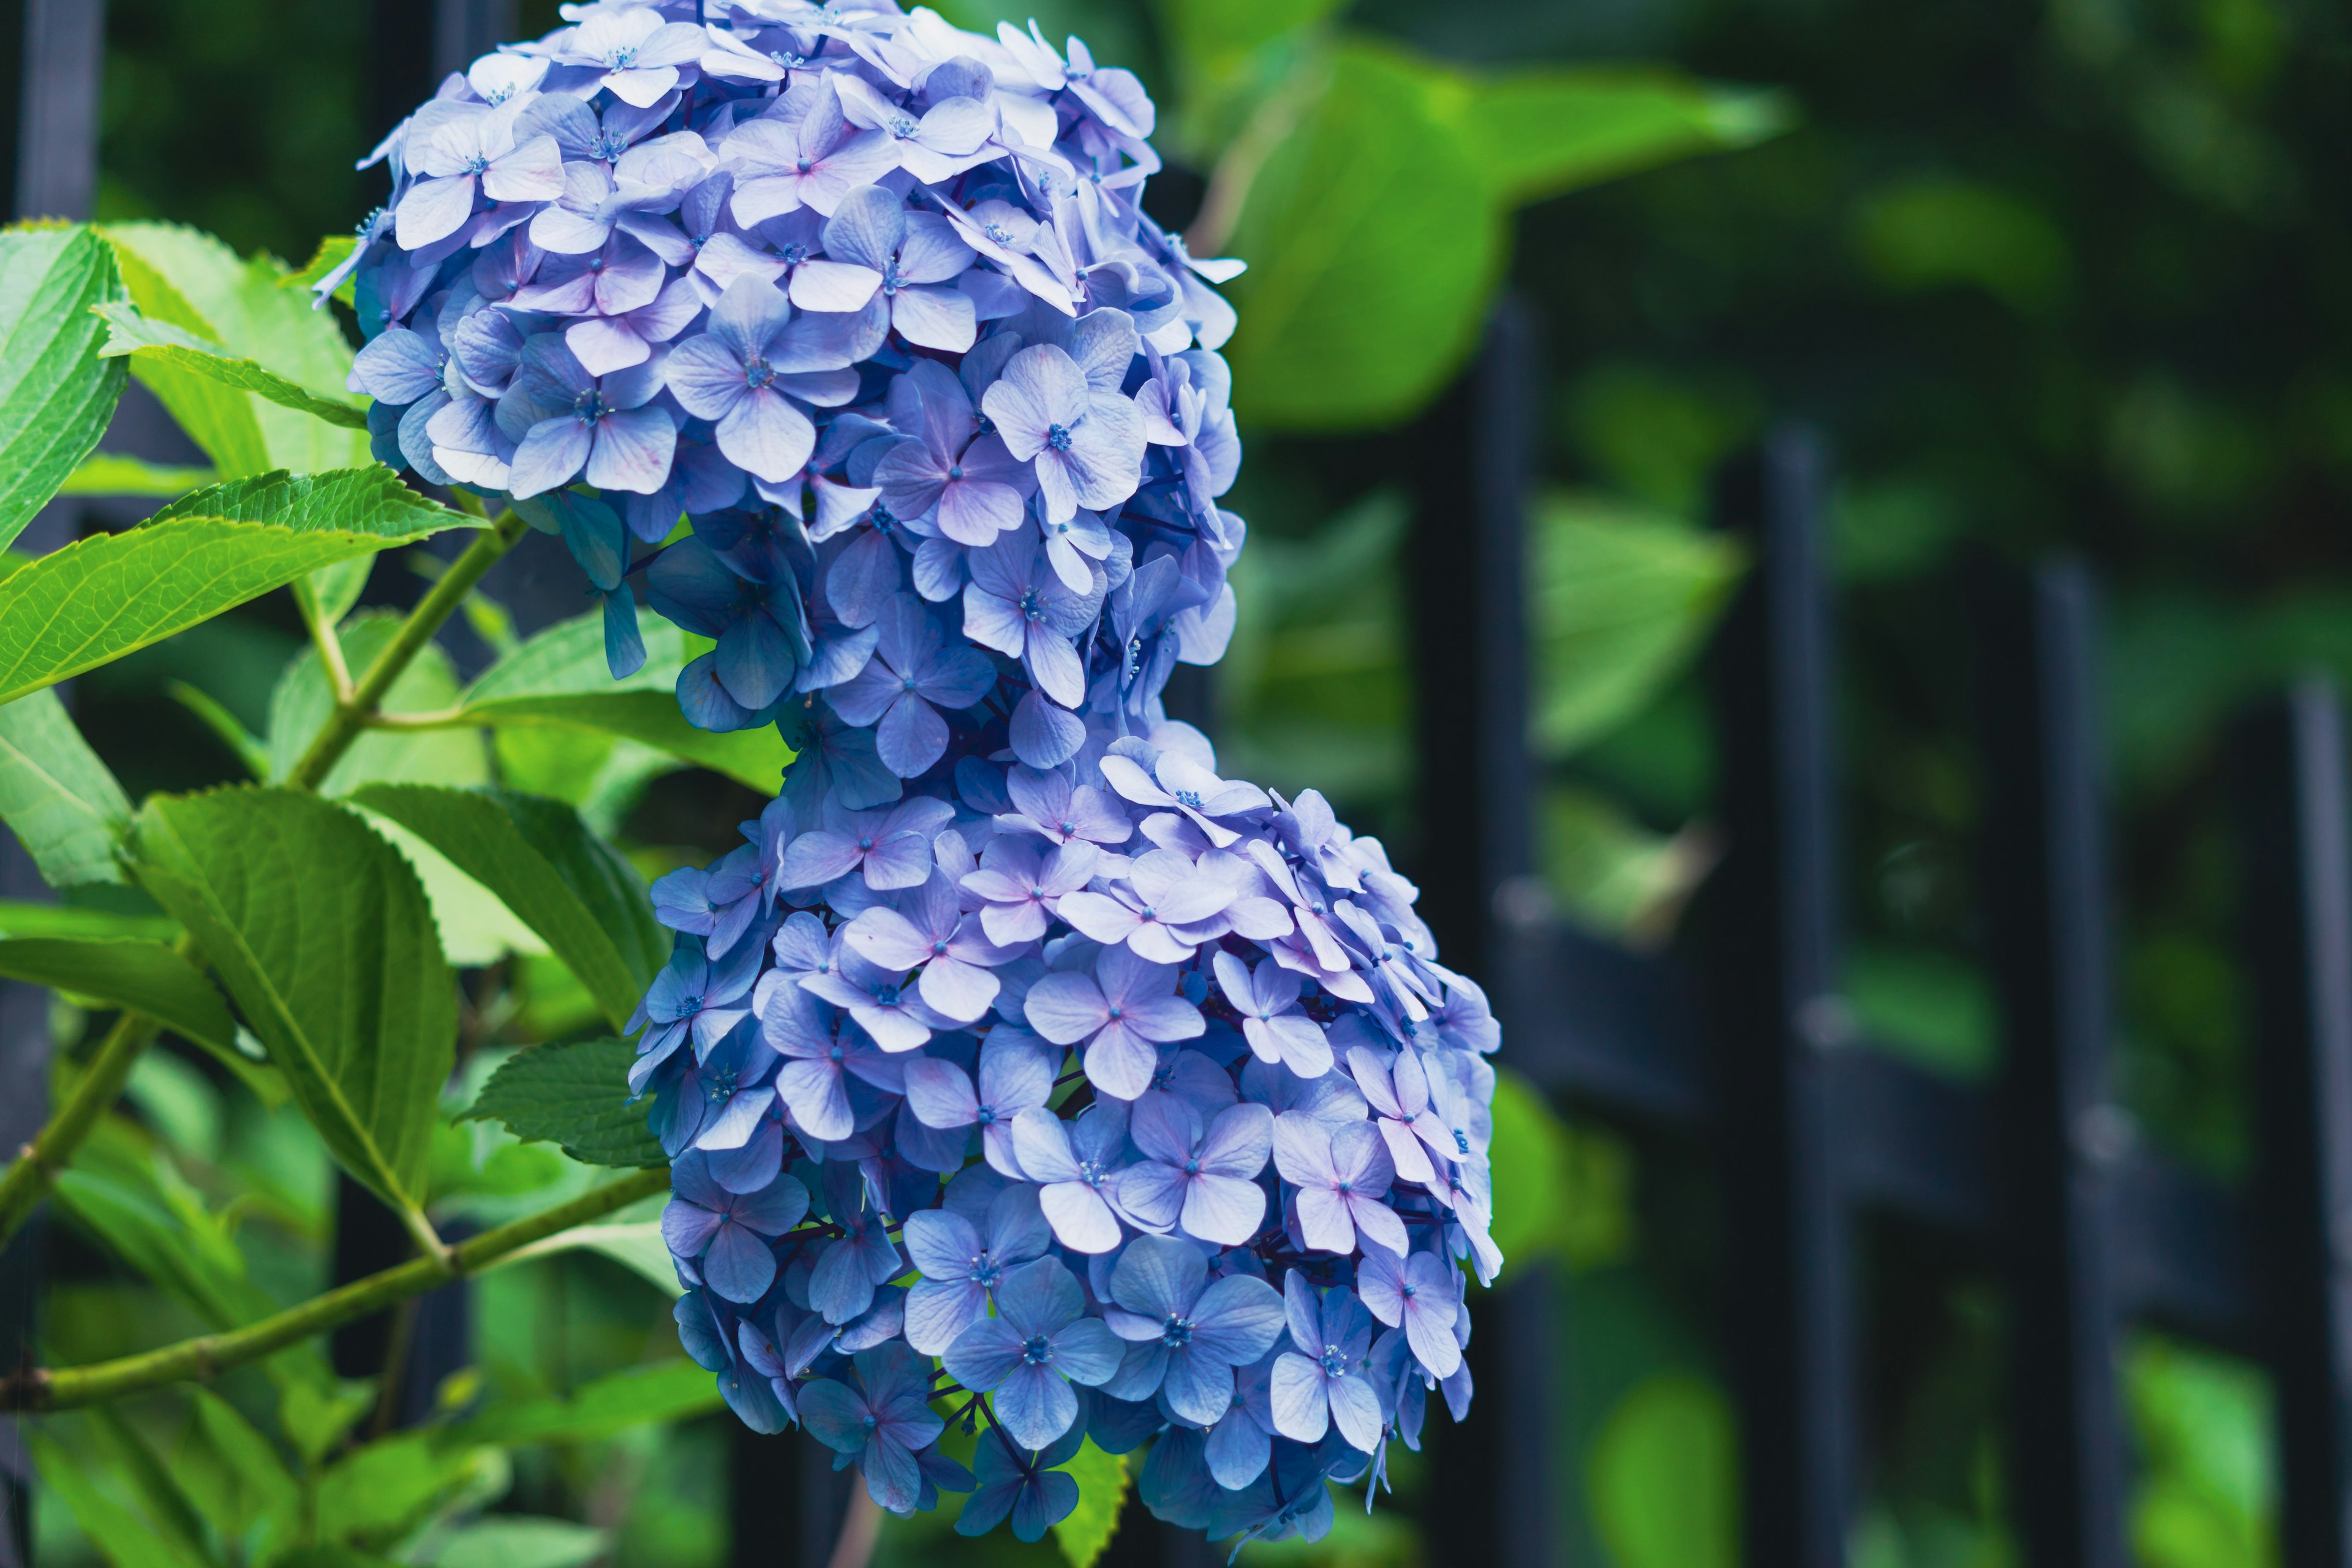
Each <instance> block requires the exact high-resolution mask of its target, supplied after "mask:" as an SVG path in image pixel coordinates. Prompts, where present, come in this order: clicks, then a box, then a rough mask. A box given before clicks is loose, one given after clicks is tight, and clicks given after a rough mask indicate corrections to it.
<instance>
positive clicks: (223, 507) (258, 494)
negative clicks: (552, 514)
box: [149, 463, 482, 545]
mask: <svg viewBox="0 0 2352 1568" xmlns="http://www.w3.org/2000/svg"><path fill="white" fill-rule="evenodd" d="M170 517H226V518H228V519H231V520H232V521H236V522H274V523H276V524H278V526H279V527H280V528H300V529H339V530H341V531H343V532H345V533H366V534H373V535H375V536H376V537H377V538H379V539H381V540H383V542H384V543H385V544H387V545H390V544H404V543H407V542H410V541H412V540H418V539H423V538H425V537H426V536H427V535H428V534H435V533H439V532H441V531H443V530H445V529H451V528H479V527H481V526H482V523H481V520H480V519H478V518H475V517H469V516H467V514H466V513H464V512H462V511H457V510H454V509H452V508H449V507H446V506H443V505H442V504H441V503H440V502H438V501H436V500H431V499H430V498H428V497H425V496H422V495H419V494H417V493H416V492H415V490H413V489H409V488H408V487H407V486H406V485H405V484H403V483H402V482H401V479H400V476H399V475H398V474H395V473H394V472H393V471H392V470H391V469H390V468H385V467H384V466H383V464H381V463H378V464H375V465H373V467H369V468H339V469H337V470H335V471H334V472H333V473H328V474H289V473H288V472H286V470H284V469H283V468H280V469H278V470H276V471H274V472H271V473H267V474H258V475H256V476H255V477H253V478H251V479H230V480H228V481H226V483H222V484H215V485H209V486H206V487H205V489H200V490H198V491H196V492H195V493H194V494H193V495H187V496H183V497H181V498H180V499H179V500H175V501H173V503H172V504H171V505H169V506H167V507H165V508H164V509H163V510H161V511H159V512H157V513H155V515H154V517H153V518H152V519H150V520H149V521H163V519H165V518H170Z"/></svg>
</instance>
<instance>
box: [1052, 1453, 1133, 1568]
mask: <svg viewBox="0 0 2352 1568" xmlns="http://www.w3.org/2000/svg"><path fill="white" fill-rule="evenodd" d="M1061 1468H1063V1469H1064V1470H1065V1471H1066V1472H1068V1474H1069V1476H1070V1477H1071V1479H1074V1480H1076V1482H1077V1483H1078V1506H1077V1507H1076V1508H1075V1509H1073V1510H1071V1511H1070V1516H1069V1517H1068V1518H1067V1519H1065V1520H1063V1521H1061V1522H1060V1523H1059V1524H1056V1525H1055V1526H1054V1540H1055V1543H1056V1544H1058V1545H1059V1546H1060V1547H1061V1549H1062V1556H1063V1559H1064V1560H1065V1561H1066V1562H1067V1563H1069V1565H1070V1568H1094V1564H1095V1562H1096V1560H1097V1559H1098V1558H1100V1557H1101V1556H1102V1554H1103V1551H1104V1549H1105V1548H1106V1547H1108V1546H1109V1545H1110V1538H1111V1537H1112V1536H1113V1535H1116V1534H1117V1533H1118V1510H1119V1509H1120V1507H1121V1506H1122V1505H1124V1504H1125V1503H1126V1501H1127V1485H1128V1477H1127V1460H1126V1459H1125V1458H1122V1457H1121V1456H1119V1455H1117V1454H1106V1453H1104V1452H1103V1451H1102V1450H1101V1449H1100V1448H1097V1447H1095V1444H1094V1439H1093V1438H1091V1437H1089V1438H1087V1440H1086V1441H1085V1442H1084V1443H1082V1444H1080V1445H1079V1447H1078V1451H1077V1452H1076V1454H1073V1455H1072V1456H1071V1457H1070V1462H1069V1463H1068V1464H1066V1465H1064V1466H1063V1467H1061Z"/></svg>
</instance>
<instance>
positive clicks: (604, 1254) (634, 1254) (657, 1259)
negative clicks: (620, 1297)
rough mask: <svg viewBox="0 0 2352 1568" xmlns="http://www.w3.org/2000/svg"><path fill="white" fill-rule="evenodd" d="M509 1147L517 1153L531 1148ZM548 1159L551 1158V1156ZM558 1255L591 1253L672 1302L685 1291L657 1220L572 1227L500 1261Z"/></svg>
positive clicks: (612, 1222)
mask: <svg viewBox="0 0 2352 1568" xmlns="http://www.w3.org/2000/svg"><path fill="white" fill-rule="evenodd" d="M510 1147H514V1148H516V1149H517V1150H518V1152H519V1151H520V1150H521V1149H528V1148H530V1147H531V1145H529V1144H521V1145H512V1146H510ZM549 1157H550V1158H553V1156H552V1155H550V1156H549ZM559 1252H593V1253H595V1254H596V1255H597V1256H598V1257H600V1258H611V1259H612V1260H613V1261H614V1262H615V1263H617V1264H619V1265H620V1266H621V1267H622V1268H625V1269H627V1270H629V1272H631V1273H632V1274H635V1276H636V1277H637V1278H638V1279H643V1280H644V1281H645V1282H646V1284H648V1285H650V1286H652V1287H653V1288H654V1289H656V1290H659V1291H661V1292H662V1293H663V1294H664V1295H667V1296H669V1297H672V1298H675V1297H677V1296H678V1295H680V1294H682V1293H683V1292H684V1291H685V1289H686V1287H685V1286H683V1285H680V1284H679V1283H678V1282H677V1261H676V1260H675V1259H674V1258H671V1256H670V1250H669V1243H668V1242H667V1241H665V1240H663V1239H662V1228H661V1222H660V1221H659V1220H652V1219H646V1220H608V1221H601V1222H599V1223H597V1224H595V1225H582V1226H572V1228H571V1229H570V1230H567V1231H562V1232H559V1233H558V1234H556V1235H554V1236H551V1237H548V1238H547V1239H546V1240H545V1241H534V1242H532V1243H531V1244H530V1246H529V1247H518V1248H516V1249H515V1250H514V1251H512V1252H509V1253H508V1254H507V1256H506V1258H504V1259H503V1261H504V1262H506V1263H522V1262H526V1261H528V1260H529V1259H530V1258H546V1257H550V1256H551V1255H552V1254H555V1253H559Z"/></svg>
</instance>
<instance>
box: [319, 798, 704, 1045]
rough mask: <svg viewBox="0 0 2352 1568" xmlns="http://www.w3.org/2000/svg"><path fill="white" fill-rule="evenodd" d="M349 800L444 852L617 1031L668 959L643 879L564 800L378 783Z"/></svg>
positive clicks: (664, 933)
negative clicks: (533, 937)
mask: <svg viewBox="0 0 2352 1568" xmlns="http://www.w3.org/2000/svg"><path fill="white" fill-rule="evenodd" d="M352 798H353V800H354V801H355V802H356V803H357V804H359V805H364V806H366V807H367V808H368V809H369V810H371V811H374V812H380V813H382V814H383V816H389V817H391V818H392V819H393V820H394V822H397V823H399V824H400V825H401V826H404V827H405V828H407V829H408V830H409V831H410V832H412V833H414V834H415V835H417V836H418V837H421V838H423V839H425V841H426V842H427V843H429V844H431V845H432V846H433V847H435V848H436V849H438V850H439V851H440V852H441V853H442V854H444V855H446V856H447V857H448V858H449V859H450V860H451V862H453V863H454V864H455V865H456V866H457V868H458V869H459V870H461V871H463V872H465V873H466V874H467V876H469V877H472V878H473V879H475V880H477V881H478V882H480V883H481V884H482V885H483V886H484V887H486V888H488V889H490V891H491V892H493V893H495V894H497V895H498V897H499V900H500V901H501V902H503V903H504V904H505V905H506V907H507V908H508V909H509V910H513V911H514V912H515V914H516V915H518V916H519V917H520V918H521V920H522V921H523V923H524V924H526V925H528V926H530V929H531V930H533V931H537V932H538V933H539V935H540V937H541V939H542V940H543V941H545V942H546V943H547V945H548V947H549V948H550V949H551V951H552V952H554V953H555V955H556V956H557V957H558V958H561V959H562V960H563V962H564V963H566V964H567V965H569V966H570V967H571V970H572V973H573V974H575V975H577V976H578V977H579V978H580V982H581V984H584V985H585V986H587V987H588V989H589V992H590V993H591V994H593V995H594V996H595V998H596V1001H597V1005H599V1006H600V1007H602V1008H603V1009H604V1016H605V1018H606V1020H607V1021H608V1022H609V1023H610V1024H611V1025H612V1026H613V1027H614V1028H615V1029H618V1028H621V1027H622V1026H624V1025H625V1024H626V1023H627V1021H628V1017H629V1015H630V1014H631V1013H633V1012H635V1010H636V1005H637V1002H638V999H639V998H640V997H642V996H643V995H644V994H645V992H646V986H647V985H648V984H651V983H652V981H653V977H654V974H655V973H656V971H658V970H659V969H660V968H661V966H662V964H663V963H665V962H666V961H667V958H668V956H669V934H668V932H667V931H664V930H663V929H662V926H661V923H660V922H659V921H656V920H655V919H654V914H653V904H652V900H651V897H650V895H649V894H648V893H647V892H646V884H645V880H644V879H643V878H641V877H639V876H638V875H637V873H636V870H635V868H633V867H632V866H630V864H629V863H628V861H626V860H625V859H624V858H621V856H620V855H619V854H618V853H617V852H615V851H614V849H613V848H612V847H610V846H608V845H606V844H604V843H603V842H602V841H601V840H599V839H598V838H597V837H595V836H594V835H593V834H592V833H590V832H589V831H588V829H587V828H586V827H585V826H583V824H582V823H581V821H580V817H579V816H578V814H577V813H575V812H574V811H572V808H571V807H570V806H567V805H562V804H560V803H558V802H555V801H551V800H541V799H539V798H537V797H535V796H532V795H516V794H512V793H510V792H509V791H505V790H461V789H446V788H440V787H436V786H433V785H426V784H379V785H373V786H371V787H369V788H367V789H364V790H362V791H360V792H359V793H358V794H357V795H354V796H353V797H352Z"/></svg>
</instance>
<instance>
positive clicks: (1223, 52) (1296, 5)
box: [1156, 0, 1341, 75]
mask: <svg viewBox="0 0 2352 1568" xmlns="http://www.w3.org/2000/svg"><path fill="white" fill-rule="evenodd" d="M1340 5H1341V0H1160V5H1158V6H1157V7H1156V8H1157V9H1158V11H1159V12H1160V19H1161V21H1162V22H1163V24H1164V25H1165V26H1166V27H1167V30H1168V35H1169V37H1171V39H1172V40H1173V41H1174V43H1175V45H1176V47H1177V48H1178V49H1179V50H1180V51H1181V52H1182V53H1183V55H1184V56H1185V57H1186V58H1187V59H1188V60H1190V61H1191V62H1192V64H1193V65H1194V66H1195V67H1196V68H1200V69H1202V70H1205V71H1208V72H1210V73H1211V74H1213V75H1222V74H1223V73H1224V72H1226V71H1229V70H1231V69H1232V68H1234V66H1235V65H1237V64H1239V63H1240V61H1241V58H1242V57H1243V56H1244V55H1246V54H1248V53H1250V52H1251V51H1252V50H1254V49H1256V48H1260V47H1263V46H1265V45H1266V44H1270V43H1272V42H1274V41H1275V40H1276V38H1279V37H1282V36H1283V35H1284V34H1286V33H1295V32H1297V31H1298V30H1299V29H1301V28H1303V27H1307V26H1312V25H1313V24H1315V23H1317V22H1319V21H1321V20H1322V19H1323V18H1324V17H1326V16H1329V15H1331V14H1332V13H1333V12H1334V11H1337V10H1339V7H1340Z"/></svg>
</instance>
